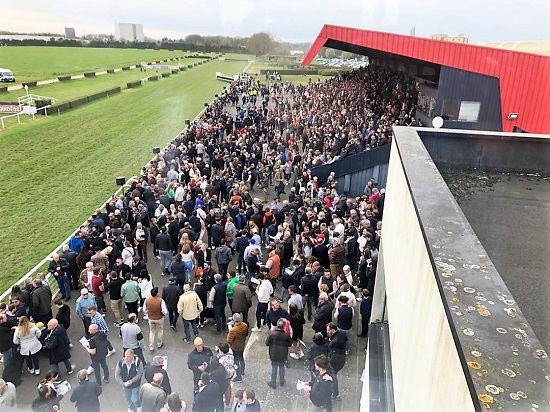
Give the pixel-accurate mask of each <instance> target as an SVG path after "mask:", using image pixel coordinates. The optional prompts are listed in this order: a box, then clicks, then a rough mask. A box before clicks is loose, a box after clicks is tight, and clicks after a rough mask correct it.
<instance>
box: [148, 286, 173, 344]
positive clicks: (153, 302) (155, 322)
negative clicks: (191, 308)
mask: <svg viewBox="0 0 550 412" xmlns="http://www.w3.org/2000/svg"><path fill="white" fill-rule="evenodd" d="M158 293H159V289H158V288H157V287H154V288H153V289H151V296H149V297H148V298H147V299H145V301H144V302H143V314H144V315H145V316H147V319H148V322H149V351H151V352H152V351H154V350H155V345H156V346H157V348H158V349H160V348H162V345H164V340H163V338H164V317H165V316H166V315H167V314H168V309H167V308H166V303H165V302H164V300H162V298H161V297H160V296H158Z"/></svg>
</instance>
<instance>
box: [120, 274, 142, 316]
mask: <svg viewBox="0 0 550 412" xmlns="http://www.w3.org/2000/svg"><path fill="white" fill-rule="evenodd" d="M124 280H125V282H124V284H123V285H122V287H121V290H120V296H122V300H123V301H124V304H125V305H126V309H128V313H129V314H130V313H135V314H136V316H137V314H138V304H139V293H140V291H139V285H138V283H137V282H136V281H135V280H134V279H132V274H131V273H126V274H125V275H124Z"/></svg>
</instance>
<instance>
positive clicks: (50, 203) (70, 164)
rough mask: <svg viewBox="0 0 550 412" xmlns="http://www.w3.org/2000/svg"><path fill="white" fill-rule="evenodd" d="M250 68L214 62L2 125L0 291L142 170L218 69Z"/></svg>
mask: <svg viewBox="0 0 550 412" xmlns="http://www.w3.org/2000/svg"><path fill="white" fill-rule="evenodd" d="M5 49H6V48H3V50H5ZM84 50H86V49H84ZM245 66H246V63H245V62H223V61H217V60H214V61H211V62H209V63H207V64H203V65H201V66H197V67H194V68H193V69H192V70H186V71H184V72H181V73H179V74H177V75H174V76H171V77H170V78H168V79H162V80H159V81H157V82H149V83H146V84H145V85H143V86H142V87H139V88H137V89H131V90H126V91H124V92H123V93H120V94H117V95H113V96H111V97H109V98H107V99H103V100H98V101H96V102H93V103H90V104H87V105H85V106H82V107H80V108H78V109H75V110H71V111H68V112H66V113H63V114H62V115H60V116H48V117H47V118H40V119H39V120H36V121H34V122H28V123H26V124H24V125H21V126H17V127H13V128H9V129H6V130H4V131H2V130H0V151H1V152H2V153H4V162H3V165H2V168H0V179H1V180H2V182H3V193H2V197H1V199H2V200H1V201H0V214H1V215H2V216H3V218H2V219H1V220H0V273H2V276H1V277H0V290H5V289H6V288H7V287H9V286H10V285H11V284H13V282H15V281H16V280H17V279H18V278H20V277H21V276H22V275H24V274H25V273H26V272H27V271H28V270H30V269H31V268H32V267H33V266H34V265H36V264H37V263H38V262H39V261H40V260H42V259H43V258H44V257H45V256H46V255H47V254H49V253H50V252H51V251H52V250H53V248H54V247H55V246H57V245H58V244H59V243H60V242H61V241H62V240H64V239H65V238H66V237H67V236H69V235H70V234H71V233H72V231H73V230H74V229H75V228H76V227H78V225H79V224H81V223H82V222H83V221H84V220H85V219H86V218H87V217H88V216H89V215H90V214H91V212H92V211H93V210H94V209H95V208H96V207H97V206H99V205H100V204H101V203H103V202H104V201H105V200H106V199H107V198H108V197H109V196H110V195H111V194H112V193H113V192H114V191H115V190H116V186H115V177H116V176H120V175H121V176H126V177H127V178H129V177H130V176H132V175H135V174H137V173H139V170H140V168H141V167H142V166H143V165H144V164H145V163H147V162H148V161H149V160H150V159H151V157H152V152H151V148H152V147H154V146H161V147H162V146H164V144H166V143H167V142H169V141H170V140H171V139H172V138H173V137H174V136H175V135H176V134H177V133H178V132H179V131H180V130H181V129H182V128H183V127H184V122H185V119H192V118H194V117H195V115H196V114H197V113H199V112H200V111H201V110H202V109H203V108H204V102H209V101H211V100H212V99H213V97H214V94H215V93H219V92H220V91H221V90H222V89H223V87H224V86H226V83H222V82H219V81H216V80H215V76H214V75H215V72H216V71H221V72H223V73H226V74H234V73H238V72H239V71H241V70H242V69H243V68H244V67H245ZM86 70H88V69H86ZM64 72H65V73H67V74H73V73H72V72H71V71H70V70H65V71H64ZM117 75H118V74H115V75H105V76H117ZM113 78H114V77H113ZM92 80H93V79H92ZM79 81H80V80H77V81H70V82H67V83H66V86H65V87H72V86H73V85H77V84H78V83H77V82H79ZM67 93H68V92H67ZM54 97H55V96H54Z"/></svg>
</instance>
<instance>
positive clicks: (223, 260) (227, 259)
mask: <svg viewBox="0 0 550 412" xmlns="http://www.w3.org/2000/svg"><path fill="white" fill-rule="evenodd" d="M214 256H215V257H216V262H218V273H219V274H220V275H222V277H223V278H225V277H226V276H227V267H228V266H229V264H230V263H231V260H232V259H233V254H232V253H231V248H230V247H229V246H227V245H226V244H225V240H224V239H221V240H220V246H218V247H217V248H216V251H215V252H214Z"/></svg>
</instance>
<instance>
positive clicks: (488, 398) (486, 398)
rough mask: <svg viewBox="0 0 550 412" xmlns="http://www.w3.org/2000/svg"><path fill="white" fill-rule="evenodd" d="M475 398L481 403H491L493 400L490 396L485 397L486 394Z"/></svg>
mask: <svg viewBox="0 0 550 412" xmlns="http://www.w3.org/2000/svg"><path fill="white" fill-rule="evenodd" d="M477 398H478V399H479V400H480V401H481V402H483V403H493V402H494V399H493V397H492V396H491V395H487V394H486V393H481V394H479V395H477Z"/></svg>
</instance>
